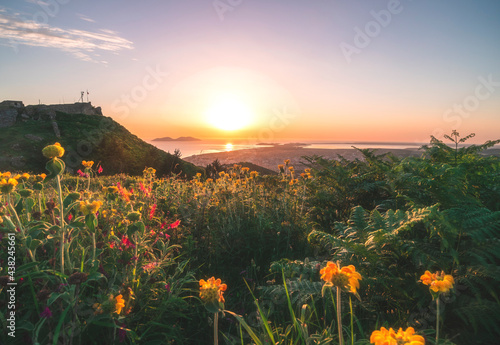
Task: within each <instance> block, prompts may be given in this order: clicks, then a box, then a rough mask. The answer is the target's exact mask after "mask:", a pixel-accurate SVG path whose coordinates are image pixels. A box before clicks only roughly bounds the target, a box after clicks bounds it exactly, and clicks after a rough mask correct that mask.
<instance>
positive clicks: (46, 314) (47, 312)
mask: <svg viewBox="0 0 500 345" xmlns="http://www.w3.org/2000/svg"><path fill="white" fill-rule="evenodd" d="M40 317H44V318H46V319H48V318H49V317H52V312H51V311H50V309H49V307H45V309H44V310H43V311H42V312H41V313H40Z"/></svg>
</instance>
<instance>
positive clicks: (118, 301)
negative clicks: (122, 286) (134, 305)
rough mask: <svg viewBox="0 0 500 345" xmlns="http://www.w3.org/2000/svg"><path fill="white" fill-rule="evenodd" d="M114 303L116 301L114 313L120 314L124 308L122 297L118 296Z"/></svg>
mask: <svg viewBox="0 0 500 345" xmlns="http://www.w3.org/2000/svg"><path fill="white" fill-rule="evenodd" d="M115 301H116V304H115V307H116V310H115V313H117V314H120V313H121V312H122V309H123V308H124V307H125V300H124V299H123V296H122V295H118V296H116V297H115Z"/></svg>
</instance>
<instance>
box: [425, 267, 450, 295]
mask: <svg viewBox="0 0 500 345" xmlns="http://www.w3.org/2000/svg"><path fill="white" fill-rule="evenodd" d="M420 280H422V283H423V284H424V285H429V289H430V290H431V292H434V293H445V292H448V291H450V289H452V288H453V284H455V280H454V279H453V277H452V276H451V275H449V274H446V275H445V274H444V271H441V272H436V273H431V272H429V271H425V273H424V274H423V275H422V276H421V277H420Z"/></svg>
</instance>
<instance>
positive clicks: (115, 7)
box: [0, 0, 500, 142]
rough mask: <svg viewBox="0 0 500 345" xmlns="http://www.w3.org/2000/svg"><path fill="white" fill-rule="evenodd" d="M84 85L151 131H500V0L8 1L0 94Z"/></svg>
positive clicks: (0, 47)
mask: <svg viewBox="0 0 500 345" xmlns="http://www.w3.org/2000/svg"><path fill="white" fill-rule="evenodd" d="M87 90H88V92H89V95H88V97H89V100H90V101H91V102H92V104H93V105H95V106H101V107H102V110H103V113H104V115H106V116H110V117H112V118H114V119H115V120H116V121H118V122H119V123H121V124H122V125H124V126H125V127H126V128H128V129H129V130H130V131H131V132H132V133H134V134H136V135H138V136H140V137H141V138H144V139H150V138H154V137H158V136H172V137H177V136H195V137H200V138H231V137H241V138H254V139H255V140H257V141H273V140H280V139H284V138H292V139H293V138H296V139H317V140H334V141H341V140H357V141H361V140H366V141H406V142H426V141H428V139H429V136H430V135H431V134H434V135H436V136H438V137H440V138H442V134H443V133H450V132H451V131H452V129H456V130H458V131H459V132H460V133H461V134H463V135H466V134H468V133H471V132H475V133H476V138H475V139H476V140H477V141H479V142H482V141H484V140H487V139H500V1H498V0H476V1H472V0H467V1H465V0H441V1H435V0H413V1H412V0H401V1H396V0H381V1H379V0H373V1H361V0H328V1H325V0H310V1H306V0H215V1H213V0H176V1H174V0H144V1H137V0H106V1H101V0H99V1H98V0H43V1H42V0H40V1H38V0H2V2H1V5H0V101H1V100H4V99H8V100H21V101H23V102H24V104H25V105H27V104H38V103H39V102H41V103H44V104H54V103H73V102H76V101H78V99H79V97H80V92H81V91H87ZM86 99H87V97H86V96H85V100H86ZM234 118H236V119H237V120H234ZM239 127H242V128H239Z"/></svg>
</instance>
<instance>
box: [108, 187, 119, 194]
mask: <svg viewBox="0 0 500 345" xmlns="http://www.w3.org/2000/svg"><path fill="white" fill-rule="evenodd" d="M107 191H108V193H118V187H117V186H110V187H108V188H107Z"/></svg>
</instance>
